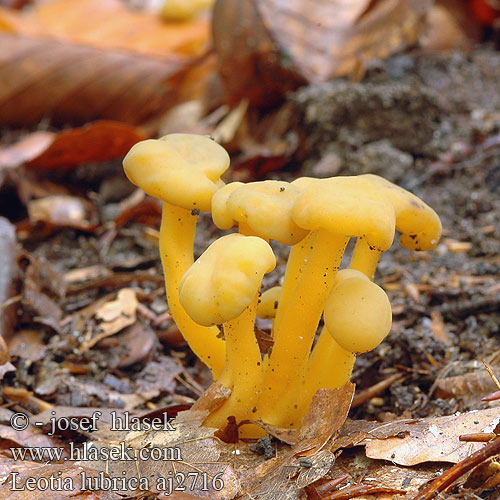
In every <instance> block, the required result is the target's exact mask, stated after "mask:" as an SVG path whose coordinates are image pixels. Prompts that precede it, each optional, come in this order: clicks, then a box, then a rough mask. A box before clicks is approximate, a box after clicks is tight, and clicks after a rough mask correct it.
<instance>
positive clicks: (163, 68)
mask: <svg viewBox="0 0 500 500" xmlns="http://www.w3.org/2000/svg"><path fill="white" fill-rule="evenodd" d="M0 47H1V49H0V62H1V63H2V64H1V65H0V81H2V82H3V86H2V88H1V89H0V117H1V121H0V123H1V124H3V125H22V126H26V125H29V124H34V123H37V122H38V121H39V120H40V119H42V118H43V117H45V116H50V117H52V118H53V119H54V120H56V121H59V122H87V121H91V120H94V119H97V118H103V119H109V120H118V121H122V122H125V123H133V124H136V123H141V122H143V121H145V120H147V119H149V118H151V117H152V116H155V115H156V114H158V113H161V112H162V111H164V110H165V109H167V108H169V107H170V106H172V105H173V104H175V103H176V98H177V95H178V92H179V91H180V90H179V84H180V82H182V79H183V78H184V76H185V74H186V71H187V68H188V67H190V64H194V63H188V62H185V61H184V60H182V59H179V58H178V57H176V56H175V57H172V56H170V57H163V58H158V57H145V56H144V55H140V54H136V53H131V52H130V53H127V52H124V51H119V50H115V51H113V50H111V49H110V50H106V51H104V50H101V49H98V48H94V47H89V46H83V45H75V44H71V43H67V42H59V41H54V40H50V39H36V38H28V37H23V36H19V35H12V34H6V33H0ZM69 139H71V140H76V136H74V137H70V138H69ZM69 139H68V140H69ZM65 140H66V139H65ZM111 149H112V148H111ZM63 150H64V148H62V151H63ZM79 151H80V153H79V154H80V155H84V154H85V153H82V152H81V150H79ZM56 153H57V154H56ZM60 153H61V151H56V150H54V154H53V155H52V154H51V155H50V156H47V157H45V160H44V161H47V163H48V164H49V165H50V164H52V165H54V164H56V165H57V164H58V162H59V161H60V158H59V159H58V158H57V156H58V154H60ZM100 154H103V155H104V153H102V149H101V153H100ZM75 157H76V155H75Z"/></svg>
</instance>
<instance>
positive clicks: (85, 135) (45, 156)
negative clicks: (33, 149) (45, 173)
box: [28, 120, 146, 170]
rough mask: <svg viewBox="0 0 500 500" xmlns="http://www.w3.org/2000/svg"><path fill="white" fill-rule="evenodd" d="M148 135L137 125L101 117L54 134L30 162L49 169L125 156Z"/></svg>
mask: <svg viewBox="0 0 500 500" xmlns="http://www.w3.org/2000/svg"><path fill="white" fill-rule="evenodd" d="M145 138H146V137H145V135H144V134H142V133H141V132H140V131H139V130H138V129H137V128H135V127H132V126H130V125H127V124H125V123H120V122H114V121H110V120H108V121H107V120H100V121H96V122H93V123H89V124H86V125H85V126H83V127H79V128H73V129H69V130H63V131H61V132H59V133H57V134H54V135H53V137H52V141H51V143H50V144H49V145H48V146H47V147H46V148H45V149H44V150H43V151H41V152H39V154H37V155H36V156H34V157H32V158H29V162H28V166H30V167H33V168H43V169H45V170H53V169H61V168H63V169H67V168H71V167H74V166H77V165H82V164H84V163H89V162H104V161H108V160H112V159H114V158H121V157H123V156H125V154H126V153H128V151H129V149H130V148H131V147H132V146H133V145H134V144H135V143H137V142H139V141H142V140H143V139H145Z"/></svg>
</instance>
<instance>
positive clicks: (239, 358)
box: [204, 294, 263, 428]
mask: <svg viewBox="0 0 500 500" xmlns="http://www.w3.org/2000/svg"><path fill="white" fill-rule="evenodd" d="M257 301H258V294H257V295H256V296H255V299H254V300H253V301H252V303H251V304H250V305H249V306H248V307H247V308H246V309H245V310H244V311H243V312H242V313H241V314H240V315H239V316H238V317H237V318H235V319H233V320H231V321H228V322H226V323H224V334H225V337H226V366H225V368H224V373H226V371H227V372H228V373H230V374H231V375H230V376H231V379H232V380H231V384H230V385H229V388H230V389H231V396H230V397H229V399H228V400H227V401H226V402H225V403H224V404H223V405H222V406H221V407H220V408H219V409H218V410H216V411H215V412H214V413H212V414H211V415H210V416H209V417H208V418H207V419H206V420H205V422H204V425H207V426H209V427H218V428H223V427H224V426H225V425H226V424H227V417H229V416H234V417H235V418H236V420H237V421H238V422H240V421H241V420H245V419H249V418H252V408H253V407H254V406H255V404H256V402H257V398H258V396H259V391H260V387H261V384H262V378H263V373H262V357H261V354H260V349H259V344H258V343H257V339H256V338H255V333H254V323H255V310H256V308H257ZM224 378H225V376H224Z"/></svg>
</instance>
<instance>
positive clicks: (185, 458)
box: [81, 412, 239, 500]
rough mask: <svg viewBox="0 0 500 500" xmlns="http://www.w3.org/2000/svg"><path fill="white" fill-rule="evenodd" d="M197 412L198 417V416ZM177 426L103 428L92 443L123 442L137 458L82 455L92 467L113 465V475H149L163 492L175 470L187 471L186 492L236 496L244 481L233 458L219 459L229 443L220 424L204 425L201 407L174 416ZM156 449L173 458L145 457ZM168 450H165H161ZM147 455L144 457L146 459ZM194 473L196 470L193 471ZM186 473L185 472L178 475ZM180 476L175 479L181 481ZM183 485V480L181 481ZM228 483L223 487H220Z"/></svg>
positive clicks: (155, 488)
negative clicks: (217, 430)
mask: <svg viewBox="0 0 500 500" xmlns="http://www.w3.org/2000/svg"><path fill="white" fill-rule="evenodd" d="M193 417H194V420H193V419H192V418H193ZM171 426H172V427H171V428H167V430H160V431H154V430H153V431H131V432H127V431H116V430H115V431H113V430H110V429H109V428H103V429H100V430H99V431H98V432H97V433H95V437H96V438H97V440H96V441H93V442H92V445H93V446H95V447H97V448H98V449H102V448H108V449H109V448H110V447H116V446H120V443H124V444H123V445H121V446H122V447H124V448H125V449H127V451H128V453H129V455H130V456H137V458H138V460H137V461H127V460H116V461H109V462H106V461H82V462H81V463H82V464H85V465H86V466H87V467H92V468H96V469H98V470H101V471H107V472H108V473H109V474H110V475H111V476H112V477H123V475H122V474H123V473H125V475H126V477H128V478H131V477H143V478H146V479H147V481H148V483H149V486H150V489H151V491H155V492H162V491H165V490H166V488H167V482H165V483H164V482H163V481H165V480H168V478H173V477H174V476H175V474H176V473H177V474H181V475H182V474H184V475H185V477H186V480H185V482H184V483H183V486H184V487H185V493H187V494H191V493H192V494H195V495H196V496H199V497H200V496H201V497H203V498H209V499H214V500H217V499H221V500H222V499H227V500H230V499H232V498H234V497H235V496H236V494H237V492H238V487H239V482H238V480H237V477H236V475H235V473H234V470H233V469H232V467H231V466H230V465H229V464H228V463H224V462H219V458H220V457H221V452H222V451H223V449H224V447H225V446H226V445H224V443H221V442H220V441H219V440H218V439H217V438H215V437H214V435H213V432H214V429H210V428H208V427H200V422H199V419H198V416H197V415H196V412H195V413H194V414H193V413H192V412H183V413H180V414H179V415H178V417H177V418H176V419H175V420H173V421H172V422H171ZM151 450H156V451H155V452H154V453H157V452H160V453H165V456H167V457H170V460H168V459H167V460H151V459H149V460H148V459H144V458H145V457H147V456H148V453H152V452H151ZM159 450H162V451H159ZM141 458H142V459H141ZM189 473H191V476H190V475H189ZM205 474H206V475H207V476H206V477H207V486H208V488H207V491H203V489H202V487H201V485H202V482H201V481H202V478H203V477H205V476H204V475H205ZM177 477H180V476H177ZM176 481H177V480H176V479H174V485H176V484H177V483H176ZM181 486H182V485H181ZM219 486H222V488H221V489H220V490H217V488H218V487H219Z"/></svg>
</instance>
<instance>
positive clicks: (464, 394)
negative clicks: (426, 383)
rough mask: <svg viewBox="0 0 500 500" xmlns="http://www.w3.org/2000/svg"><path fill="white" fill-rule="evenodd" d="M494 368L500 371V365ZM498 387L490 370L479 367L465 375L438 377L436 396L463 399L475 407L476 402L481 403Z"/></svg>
mask: <svg viewBox="0 0 500 500" xmlns="http://www.w3.org/2000/svg"><path fill="white" fill-rule="evenodd" d="M494 368H495V371H496V372H498V369H499V366H498V365H496V366H495V367H494ZM496 388H497V387H496V385H495V382H493V380H492V379H491V377H490V375H489V374H488V372H486V370H484V369H479V370H477V371H474V372H471V373H466V374H464V375H456V376H453V377H444V378H439V379H437V380H436V397H438V398H455V399H461V400H462V401H465V402H466V403H467V405H469V407H471V406H472V407H473V406H474V404H476V405H478V404H479V403H480V400H481V398H482V397H484V396H486V395H488V394H490V393H491V392H494V391H495V390H496Z"/></svg>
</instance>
